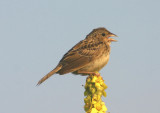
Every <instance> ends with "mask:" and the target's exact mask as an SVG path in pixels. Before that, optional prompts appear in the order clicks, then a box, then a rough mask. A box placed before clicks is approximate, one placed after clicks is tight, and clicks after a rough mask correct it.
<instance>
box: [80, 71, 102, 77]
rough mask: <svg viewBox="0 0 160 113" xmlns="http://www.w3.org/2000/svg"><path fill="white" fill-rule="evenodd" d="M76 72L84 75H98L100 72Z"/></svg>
mask: <svg viewBox="0 0 160 113" xmlns="http://www.w3.org/2000/svg"><path fill="white" fill-rule="evenodd" d="M77 73H78V74H82V76H85V75H96V76H100V73H98V72H87V71H78V72H77Z"/></svg>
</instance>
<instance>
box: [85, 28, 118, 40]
mask: <svg viewBox="0 0 160 113" xmlns="http://www.w3.org/2000/svg"><path fill="white" fill-rule="evenodd" d="M87 37H88V38H94V39H96V40H99V41H105V42H109V43H111V42H116V41H117V40H115V39H113V38H110V37H117V35H115V34H113V33H111V32H110V31H108V30H107V29H106V28H97V29H94V30H93V31H92V32H91V33H90V34H88V36H87Z"/></svg>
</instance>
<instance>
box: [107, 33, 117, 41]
mask: <svg viewBox="0 0 160 113" xmlns="http://www.w3.org/2000/svg"><path fill="white" fill-rule="evenodd" d="M109 37H118V36H117V35H115V34H113V33H112V34H110V35H109ZM108 41H111V42H117V40H115V39H113V38H108Z"/></svg>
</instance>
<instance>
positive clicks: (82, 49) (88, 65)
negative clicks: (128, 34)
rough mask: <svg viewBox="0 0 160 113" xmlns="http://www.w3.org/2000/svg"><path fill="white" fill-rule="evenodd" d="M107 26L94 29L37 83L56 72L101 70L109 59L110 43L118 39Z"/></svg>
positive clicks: (91, 71)
mask: <svg viewBox="0 0 160 113" xmlns="http://www.w3.org/2000/svg"><path fill="white" fill-rule="evenodd" d="M113 36H116V35H115V34H113V33H111V32H110V31H108V30H107V29H105V28H97V29H94V30H93V31H92V32H91V33H89V34H88V35H87V36H86V38H85V39H84V40H82V41H80V42H79V43H78V44H76V45H75V46H74V47H73V48H71V49H70V50H69V51H68V52H67V53H66V54H65V55H64V56H63V58H62V59H61V60H60V62H59V63H58V65H57V66H56V68H54V69H53V70H52V71H50V72H49V73H48V74H47V75H45V76H44V77H43V78H42V79H41V80H40V81H39V82H38V84H37V85H40V84H41V83H42V82H44V81H45V80H46V79H48V78H49V77H50V76H52V75H53V74H55V73H58V74H60V75H63V74H66V73H70V72H71V73H73V74H81V75H90V74H96V72H98V71H100V70H101V69H102V68H103V67H104V66H105V65H106V64H107V63H108V60H109V56H110V44H111V42H113V41H116V40H115V39H113V38H110V37H113Z"/></svg>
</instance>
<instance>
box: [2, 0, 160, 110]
mask: <svg viewBox="0 0 160 113" xmlns="http://www.w3.org/2000/svg"><path fill="white" fill-rule="evenodd" d="M97 27H106V28H107V29H109V30H110V31H111V32H113V33H115V34H116V35H118V36H119V37H117V38H116V39H117V40H118V42H116V43H112V45H111V55H110V61H109V63H108V65H107V66H106V67H104V68H103V69H102V70H101V75H102V76H103V78H104V80H105V83H106V84H107V85H108V89H107V90H106V92H107V95H108V96H107V97H106V98H103V100H104V101H105V103H106V105H107V107H108V111H110V112H111V113H160V109H159V106H160V60H159V58H160V50H159V49H160V44H159V42H160V0H0V62H1V63H0V69H1V71H0V76H1V79H0V113H84V110H83V106H84V102H83V99H84V95H83V92H84V88H83V87H82V85H84V84H85V79H86V77H84V76H74V75H72V74H66V75H65V76H59V75H54V76H52V77H51V78H50V79H49V80H47V81H46V82H45V83H44V84H42V85H40V86H39V87H36V84H37V82H38V80H39V79H40V78H41V77H43V76H44V75H45V74H46V73H48V72H49V71H50V70H52V69H53V68H54V67H55V66H56V65H57V63H58V62H59V60H60V59H61V58H62V56H63V55H64V54H65V53H66V51H68V50H69V49H70V48H71V47H72V46H74V45H75V44H76V43H77V42H79V41H80V40H82V39H84V38H85V36H86V35H87V34H88V33H89V32H91V31H92V29H94V28H97Z"/></svg>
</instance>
